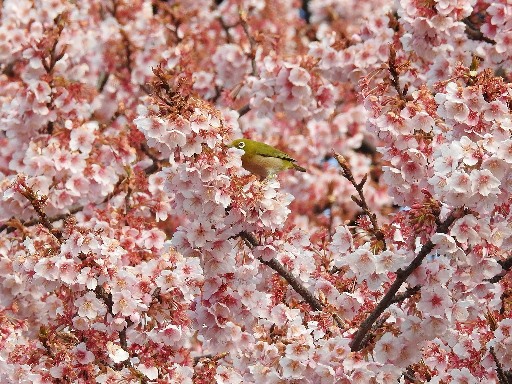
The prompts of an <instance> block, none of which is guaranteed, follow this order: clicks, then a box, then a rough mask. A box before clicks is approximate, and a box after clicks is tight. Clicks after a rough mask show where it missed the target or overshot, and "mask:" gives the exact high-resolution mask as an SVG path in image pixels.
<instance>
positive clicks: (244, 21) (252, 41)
mask: <svg viewBox="0 0 512 384" xmlns="http://www.w3.org/2000/svg"><path fill="white" fill-rule="evenodd" d="M239 15H240V25H241V26H242V29H243V30H244V33H245V35H246V36H247V38H248V39H249V46H250V49H251V52H249V54H248V56H249V58H250V59H251V67H252V75H253V76H257V75H258V70H257V68H256V48H257V46H258V43H257V42H256V40H255V39H254V37H253V36H252V35H251V33H250V31H249V25H248V24H247V14H246V13H245V12H244V11H242V10H240V11H239Z"/></svg>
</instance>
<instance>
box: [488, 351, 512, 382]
mask: <svg viewBox="0 0 512 384" xmlns="http://www.w3.org/2000/svg"><path fill="white" fill-rule="evenodd" d="M489 352H490V354H491V356H492V358H493V360H494V364H496V373H497V374H498V380H499V381H500V384H510V381H509V379H508V377H507V374H506V373H505V371H504V370H503V367H502V365H501V363H500V361H499V360H498V356H496V352H494V347H491V348H490V349H489Z"/></svg>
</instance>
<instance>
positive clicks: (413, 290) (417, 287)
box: [389, 285, 421, 305]
mask: <svg viewBox="0 0 512 384" xmlns="http://www.w3.org/2000/svg"><path fill="white" fill-rule="evenodd" d="M420 290H421V286H420V285H415V286H414V287H410V288H407V289H406V290H405V292H403V293H397V294H396V295H395V297H393V299H392V300H391V302H390V303H389V305H391V304H395V303H400V302H402V301H404V300H405V299H408V298H409V297H412V296H414V295H415V294H417V293H418V292H419V291H420Z"/></svg>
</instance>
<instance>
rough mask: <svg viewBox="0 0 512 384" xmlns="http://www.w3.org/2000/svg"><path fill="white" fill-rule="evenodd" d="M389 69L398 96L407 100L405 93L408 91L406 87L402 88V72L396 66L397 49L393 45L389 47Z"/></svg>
mask: <svg viewBox="0 0 512 384" xmlns="http://www.w3.org/2000/svg"><path fill="white" fill-rule="evenodd" d="M388 71H389V73H390V74H391V84H392V85H393V87H394V88H395V90H396V93H398V97H400V99H401V100H402V101H406V98H405V94H406V92H407V91H406V87H404V89H401V88H400V74H399V73H398V69H397V66H396V51H395V49H394V48H393V46H390V47H389V59H388Z"/></svg>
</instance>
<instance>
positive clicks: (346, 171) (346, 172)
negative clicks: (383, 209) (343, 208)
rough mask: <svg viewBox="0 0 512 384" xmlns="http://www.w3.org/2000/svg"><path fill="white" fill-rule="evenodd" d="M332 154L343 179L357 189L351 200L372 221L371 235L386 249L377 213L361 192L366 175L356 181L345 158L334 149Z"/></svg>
mask: <svg viewBox="0 0 512 384" xmlns="http://www.w3.org/2000/svg"><path fill="white" fill-rule="evenodd" d="M333 154H334V158H335V159H336V161H337V162H338V164H339V165H340V167H341V169H342V171H343V177H345V179H347V180H348V181H349V182H350V183H351V184H352V185H353V186H354V188H355V189H356V191H357V194H358V195H359V198H358V197H356V196H353V195H352V200H353V201H354V203H356V204H357V205H358V206H359V207H360V208H361V209H362V210H363V212H364V213H365V215H366V216H368V218H369V219H370V222H371V223H372V228H373V231H372V232H373V233H372V234H373V236H375V238H376V239H377V240H378V241H379V242H380V243H381V244H382V249H383V250H386V249H387V247H386V241H385V239H384V233H383V232H382V231H381V229H380V227H379V223H378V222H377V215H376V214H375V213H373V212H372V211H371V210H370V208H369V207H368V203H367V202H366V199H365V197H364V194H363V187H364V185H365V183H366V180H367V179H368V175H365V176H364V177H363V180H361V181H360V182H359V183H357V182H356V180H355V179H354V175H353V174H352V170H351V169H350V166H349V164H348V162H347V160H346V159H345V158H344V157H343V156H342V155H340V154H339V153H336V152H334V150H333Z"/></svg>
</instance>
